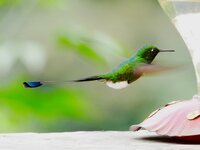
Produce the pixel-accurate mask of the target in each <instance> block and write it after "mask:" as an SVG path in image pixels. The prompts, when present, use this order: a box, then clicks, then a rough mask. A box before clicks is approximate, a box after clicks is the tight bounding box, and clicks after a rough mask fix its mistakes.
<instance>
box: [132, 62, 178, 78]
mask: <svg viewBox="0 0 200 150" xmlns="http://www.w3.org/2000/svg"><path fill="white" fill-rule="evenodd" d="M175 68H176V67H165V66H159V65H154V64H144V65H141V66H140V67H138V69H136V70H135V71H134V74H135V75H137V76H141V75H146V74H153V73H160V72H165V71H170V70H173V69H175Z"/></svg>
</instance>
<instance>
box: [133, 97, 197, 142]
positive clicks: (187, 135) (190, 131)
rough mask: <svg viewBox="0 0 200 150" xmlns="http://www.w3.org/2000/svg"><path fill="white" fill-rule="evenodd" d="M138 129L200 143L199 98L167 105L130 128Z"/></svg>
mask: <svg viewBox="0 0 200 150" xmlns="http://www.w3.org/2000/svg"><path fill="white" fill-rule="evenodd" d="M140 129H145V130H148V131H152V132H156V133H157V134H159V135H167V136H171V137H176V138H178V139H182V140H188V141H195V142H197V141H198V142H200V96H198V95H195V96H194V97H193V98H192V99H191V100H185V101H174V102H171V103H168V104H166V105H165V106H164V107H162V108H159V109H157V110H156V111H154V112H153V113H151V114H150V115H149V117H148V118H147V119H145V120H144V121H143V122H142V123H140V124H138V125H133V126H131V128H130V130H132V131H138V130H140Z"/></svg>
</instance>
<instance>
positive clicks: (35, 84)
mask: <svg viewBox="0 0 200 150" xmlns="http://www.w3.org/2000/svg"><path fill="white" fill-rule="evenodd" d="M103 79H104V78H103V77H100V76H91V77H87V78H83V79H78V80H71V81H60V82H59V81H30V82H23V85H24V87H25V88H37V87H40V86H43V85H46V84H53V83H54V84H55V83H63V82H87V81H95V80H103Z"/></svg>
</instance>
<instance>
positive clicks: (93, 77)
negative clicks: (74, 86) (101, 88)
mask: <svg viewBox="0 0 200 150" xmlns="http://www.w3.org/2000/svg"><path fill="white" fill-rule="evenodd" d="M103 79H104V78H103V77H101V76H91V77H87V78H83V79H78V80H73V82H86V81H95V80H103Z"/></svg>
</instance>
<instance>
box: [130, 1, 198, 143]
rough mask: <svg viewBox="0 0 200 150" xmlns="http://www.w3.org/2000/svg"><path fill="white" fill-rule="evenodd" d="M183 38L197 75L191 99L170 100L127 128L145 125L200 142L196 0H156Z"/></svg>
mask: <svg viewBox="0 0 200 150" xmlns="http://www.w3.org/2000/svg"><path fill="white" fill-rule="evenodd" d="M158 1H159V3H160V5H161V7H162V8H163V10H164V11H165V13H166V14H167V15H168V16H169V17H170V19H171V20H172V22H173V24H174V25H175V27H176V28H177V30H178V31H179V33H180V35H181V37H182V38H183V40H184V41H185V44H186V45H187V47H188V50H189V52H190V54H191V57H192V61H193V64H194V69H195V73H196V77H197V89H198V90H197V91H198V92H197V93H198V95H195V96H193V98H192V99H191V100H183V101H174V102H171V103H169V104H166V105H165V106H164V107H162V108H159V109H157V110H156V111H154V112H153V113H151V114H150V115H149V117H148V118H147V119H145V120H144V121H143V122H142V123H140V124H138V125H133V126H131V128H130V130H132V131H138V130H141V129H145V130H148V131H152V132H156V133H157V134H159V135H167V136H170V137H175V138H178V139H181V140H187V141H191V142H200V96H199V95H200V1H199V0H158Z"/></svg>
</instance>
